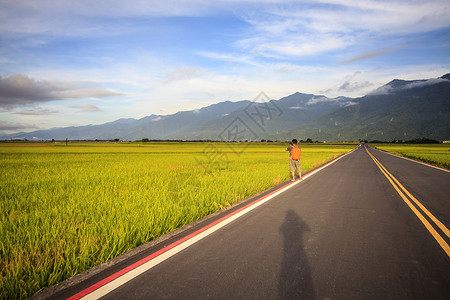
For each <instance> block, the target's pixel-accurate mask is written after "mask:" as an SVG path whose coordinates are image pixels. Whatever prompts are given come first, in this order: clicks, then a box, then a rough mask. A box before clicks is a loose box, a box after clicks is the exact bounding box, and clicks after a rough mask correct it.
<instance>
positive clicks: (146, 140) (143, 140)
mask: <svg viewBox="0 0 450 300" xmlns="http://www.w3.org/2000/svg"><path fill="white" fill-rule="evenodd" d="M149 141H150V140H149V139H148V138H143V139H142V142H143V143H148V142H149Z"/></svg>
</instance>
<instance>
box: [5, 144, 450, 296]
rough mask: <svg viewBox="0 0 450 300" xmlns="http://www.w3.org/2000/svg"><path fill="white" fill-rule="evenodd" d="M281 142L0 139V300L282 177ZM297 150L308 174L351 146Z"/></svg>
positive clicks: (285, 175)
mask: <svg viewBox="0 0 450 300" xmlns="http://www.w3.org/2000/svg"><path fill="white" fill-rule="evenodd" d="M286 147H287V145H286V144H277V143H229V144H225V143H141V144H138V143H116V144H115V143H69V144H68V145H67V146H66V144H65V143H0V167H1V173H0V269H1V273H0V298H1V299H22V298H26V297H28V296H31V295H33V294H34V293H36V292H38V291H40V290H42V289H44V288H46V287H48V286H51V285H54V284H56V283H58V282H61V281H63V280H65V279H67V278H69V277H71V276H73V275H75V274H77V273H80V272H82V271H84V270H86V269H89V268H91V267H93V266H95V265H98V264H100V263H103V262H105V261H107V260H109V259H111V258H114V257H116V256H118V255H120V254H123V253H125V252H127V251H129V250H131V249H133V248H135V247H137V246H139V245H142V244H144V243H146V242H148V241H151V240H153V239H155V238H157V237H159V236H161V235H163V234H165V233H168V232H170V231H172V230H174V229H176V228H179V227H181V226H183V225H186V224H189V223H191V222H193V221H195V220H198V219H200V218H202V217H204V216H206V215H209V214H211V213H213V212H215V211H217V210H220V209H222V208H224V207H227V206H230V205H231V204H233V203H235V202H237V201H239V200H242V199H244V198H246V197H249V196H251V195H254V194H255V193H258V192H261V191H263V190H265V189H267V188H269V187H271V186H274V185H276V184H278V183H281V182H283V181H285V180H287V179H288V178H289V171H288V154H287V152H286V151H285V148H286ZM301 147H302V150H303V154H302V159H301V162H302V169H303V171H304V172H305V171H307V170H310V169H312V168H315V167H317V166H319V165H321V164H323V163H325V162H327V161H329V160H331V159H333V158H335V157H337V156H339V155H341V154H343V153H346V152H348V151H351V150H352V149H354V148H355V147H356V145H353V146H352V145H303V146H301ZM440 149H441V148H440ZM443 149H444V148H442V149H441V150H442V151H444V150H443ZM445 149H448V148H445ZM446 151H448V150H446ZM447 162H448V160H447ZM447 166H448V164H447Z"/></svg>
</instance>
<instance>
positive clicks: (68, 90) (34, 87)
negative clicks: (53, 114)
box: [0, 74, 123, 108]
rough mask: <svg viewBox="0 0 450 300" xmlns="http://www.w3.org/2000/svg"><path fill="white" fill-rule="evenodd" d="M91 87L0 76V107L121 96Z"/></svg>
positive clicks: (83, 84)
mask: <svg viewBox="0 0 450 300" xmlns="http://www.w3.org/2000/svg"><path fill="white" fill-rule="evenodd" d="M92 85H94V84H92V83H90V84H89V83H79V82H78V83H77V82H64V81H48V80H35V79H33V78H30V77H28V76H26V75H23V74H15V75H10V76H0V107H3V108H8V107H15V106H23V105H30V104H37V103H43V102H49V101H54V100H64V99H81V98H103V97H111V96H123V94H121V93H118V92H115V91H111V90H106V89H98V88H93V87H91V86H92ZM94 86H95V85H94Z"/></svg>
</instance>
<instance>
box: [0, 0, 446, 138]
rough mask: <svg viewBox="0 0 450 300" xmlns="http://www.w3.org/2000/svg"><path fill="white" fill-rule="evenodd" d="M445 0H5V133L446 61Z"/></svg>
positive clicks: (1, 89) (363, 81) (1, 40)
mask: <svg viewBox="0 0 450 300" xmlns="http://www.w3.org/2000/svg"><path fill="white" fill-rule="evenodd" d="M449 53H450V3H449V2H448V1H447V0H430V1H416V0H407V1H406V0H390V1H384V0H382V1H368V0H362V1H353V0H316V1H308V0H300V1H286V0H285V1H277V0H265V1H257V0H239V1H237V0H228V1H227V0H223V1H221V0H218V1H206V0H192V1H181V0H178V1H177V0H175V1H171V0H166V1H142V0H127V1H106V0H103V1H101V0H98V1H87V0H77V1H70V0H39V1H31V0H27V1H24V0H15V1H6V0H0V76H1V78H0V135H1V134H7V133H14V132H19V131H33V130H37V129H47V128H52V127H65V126H78V125H87V124H100V123H105V122H109V121H114V120H116V119H119V118H141V117H144V116H147V115H151V114H169V113H174V112H176V111H179V110H191V109H196V108H200V107H203V106H206V105H209V104H213V103H217V102H219V101H225V100H231V101H238V100H244V99H247V100H252V99H253V98H254V97H256V96H257V95H258V94H259V93H260V92H261V91H264V92H265V93H266V94H267V95H269V97H271V98H273V99H279V98H281V97H284V96H287V95H290V94H292V93H295V92H303V93H312V94H323V95H326V96H328V97H336V96H349V97H358V96H363V95H365V94H367V93H369V92H371V91H373V90H375V89H376V88H377V87H379V86H381V85H383V84H385V83H387V82H389V81H391V80H392V79H394V78H401V79H424V78H435V77H440V76H442V75H444V74H446V73H449V72H450V55H449Z"/></svg>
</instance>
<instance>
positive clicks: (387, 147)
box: [372, 144, 450, 170]
mask: <svg viewBox="0 0 450 300" xmlns="http://www.w3.org/2000/svg"><path fill="white" fill-rule="evenodd" d="M372 146H375V147H376V148H377V149H380V150H383V151H386V152H390V153H393V154H397V155H400V156H403V157H407V158H411V159H414V160H418V161H421V162H424V163H427V164H431V165H435V166H438V167H441V168H445V169H448V170H450V144H375V145H372Z"/></svg>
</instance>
